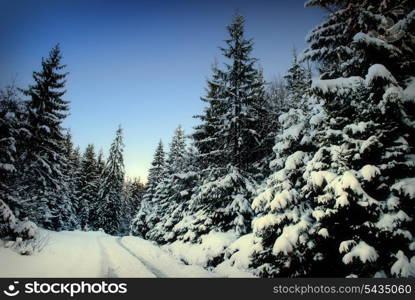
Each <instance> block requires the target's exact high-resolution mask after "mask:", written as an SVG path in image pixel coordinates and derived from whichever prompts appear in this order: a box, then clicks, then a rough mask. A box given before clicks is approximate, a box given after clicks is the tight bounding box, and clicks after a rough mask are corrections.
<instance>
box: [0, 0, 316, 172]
mask: <svg viewBox="0 0 415 300" xmlns="http://www.w3.org/2000/svg"><path fill="white" fill-rule="evenodd" d="M237 9H238V10H239V11H240V12H241V13H242V14H244V15H245V16H246V17H247V21H246V35H247V37H251V38H253V39H254V43H255V48H254V51H253V56H254V57H256V58H258V59H259V62H260V65H261V66H262V68H263V69H264V73H265V77H266V79H271V78H272V76H275V75H278V74H284V73H285V70H287V69H288V67H289V65H290V63H291V49H292V47H293V46H295V47H296V48H297V49H298V50H299V51H301V50H302V49H304V47H305V46H306V44H305V41H304V40H305V36H306V34H307V33H308V32H309V31H310V30H311V29H312V28H313V27H314V26H315V25H317V24H319V23H321V20H322V19H323V17H324V12H323V11H321V10H319V9H316V8H304V1H303V0H284V1H283V0H255V1H254V0H240V1H233V0H199V1H196V0H194V1H190V0H189V1H185V0H183V1H174V0H164V1H163V0H135V1H132V0H131V1H127V0H36V1H33V0H26V1H23V0H0V36H1V44H0V67H1V70H0V87H4V86H5V85H7V84H9V83H10V82H11V81H13V80H14V81H15V83H16V84H17V85H18V86H21V87H25V86H27V84H29V83H30V82H31V74H32V71H34V70H39V68H40V61H41V57H42V56H47V54H48V52H49V50H50V49H51V47H52V46H53V45H55V44H56V43H60V45H61V49H62V53H63V63H65V64H67V68H66V70H67V71H68V72H70V74H69V77H68V82H67V86H66V88H67V91H68V92H67V94H66V99H67V100H70V101H71V112H70V113H71V115H70V116H69V117H68V118H67V120H66V121H65V124H64V125H65V126H66V127H68V128H70V129H71V131H72V134H73V137H74V143H75V144H76V145H79V146H80V147H81V148H82V149H85V147H86V145H87V144H88V143H94V144H95V146H96V148H97V149H98V150H99V149H101V148H102V149H103V150H104V153H105V154H106V153H107V151H108V149H109V145H110V143H111V142H112V139H113V138H114V135H115V130H116V129H117V126H118V125H119V124H121V125H122V127H123V128H124V138H125V145H126V148H125V166H126V172H127V175H128V176H140V177H141V178H146V176H147V171H148V168H149V166H150V162H151V160H152V156H153V152H154V149H155V147H156V145H157V143H158V141H159V140H160V139H162V140H163V142H164V143H165V146H167V145H168V143H169V141H170V138H171V136H172V134H173V131H174V129H175V128H176V127H177V125H178V124H181V125H182V126H183V128H184V129H185V131H186V133H190V132H191V129H192V127H193V126H194V125H195V124H196V122H197V120H195V119H193V118H192V116H193V115H195V114H198V113H200V112H201V111H202V108H203V104H202V102H201V101H200V100H199V98H200V96H202V95H203V94H204V88H205V85H206V84H205V83H206V79H207V78H208V77H209V75H210V66H211V64H212V62H213V61H214V60H215V59H219V60H220V59H221V54H220V50H219V47H220V46H224V42H223V40H224V39H226V38H227V32H226V29H225V27H226V26H227V25H229V23H230V22H231V19H232V16H233V14H234V13H235V11H236V10H237Z"/></svg>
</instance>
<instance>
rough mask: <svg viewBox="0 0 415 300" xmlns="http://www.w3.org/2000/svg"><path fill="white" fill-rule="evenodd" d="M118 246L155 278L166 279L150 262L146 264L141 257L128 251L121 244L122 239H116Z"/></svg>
mask: <svg viewBox="0 0 415 300" xmlns="http://www.w3.org/2000/svg"><path fill="white" fill-rule="evenodd" d="M116 241H117V243H118V245H120V246H121V247H122V248H123V249H124V250H125V251H127V252H128V253H129V254H130V255H132V256H133V257H135V258H136V259H138V261H139V262H140V263H142V264H143V265H144V266H145V267H146V268H147V269H148V270H149V271H151V272H152V273H153V274H154V275H155V276H156V277H158V278H163V277H168V276H166V275H165V274H164V273H163V272H161V271H160V270H159V269H157V268H156V267H154V266H153V265H152V264H151V263H150V262H148V261H147V260H145V259H144V258H142V257H139V256H138V255H137V254H136V253H134V252H132V251H131V250H130V249H128V248H127V247H126V246H125V245H124V243H123V242H122V238H120V237H119V238H117V239H116Z"/></svg>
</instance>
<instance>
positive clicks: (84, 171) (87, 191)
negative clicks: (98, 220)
mask: <svg viewBox="0 0 415 300" xmlns="http://www.w3.org/2000/svg"><path fill="white" fill-rule="evenodd" d="M98 178H99V175H98V166H97V158H96V154H95V148H94V145H93V144H89V145H88V146H87V147H86V149H85V152H84V154H83V156H82V160H81V172H80V178H79V184H80V186H79V189H80V195H79V207H78V215H79V218H80V222H81V227H82V228H85V227H87V228H88V227H91V221H92V222H93V221H94V220H93V216H92V213H90V212H91V211H92V210H93V209H94V207H93V203H94V202H95V201H96V199H97V198H98V189H99V186H98Z"/></svg>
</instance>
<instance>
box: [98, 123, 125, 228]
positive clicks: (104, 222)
mask: <svg viewBox="0 0 415 300" xmlns="http://www.w3.org/2000/svg"><path fill="white" fill-rule="evenodd" d="M122 134H123V133H122V128H121V127H119V128H118V129H117V131H116V134H115V139H114V141H113V142H112V144H111V148H110V152H109V156H108V160H107V163H106V165H105V168H104V171H103V173H102V178H101V185H100V189H99V193H98V195H99V201H100V204H99V206H98V207H97V209H98V212H99V220H98V221H97V224H98V226H99V227H100V228H102V229H104V231H105V232H106V233H109V234H119V233H120V222H121V218H122V217H123V216H122V215H121V208H122V205H123V201H124V199H123V194H124V193H123V187H124V157H123V151H124V143H123V135H122Z"/></svg>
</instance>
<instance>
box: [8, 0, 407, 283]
mask: <svg viewBox="0 0 415 300" xmlns="http://www.w3.org/2000/svg"><path fill="white" fill-rule="evenodd" d="M306 6H318V7H321V8H322V9H325V10H326V11H327V14H328V15H327V18H326V19H325V20H324V22H323V23H322V24H320V25H318V26H317V27H316V28H314V29H313V30H312V31H311V32H310V34H309V35H308V36H307V42H308V47H307V49H306V50H305V51H304V52H303V53H302V54H301V55H299V56H297V54H296V53H295V51H293V60H292V65H291V67H290V68H289V70H287V73H286V75H285V76H284V78H283V79H282V80H276V81H274V82H272V83H268V82H266V81H265V80H264V78H263V73H262V70H261V69H260V68H259V67H258V60H257V59H256V58H254V57H252V50H253V47H254V43H253V41H252V40H251V39H249V38H247V37H245V34H244V26H245V18H244V17H243V16H241V15H235V16H234V18H233V20H232V23H231V24H230V25H229V26H228V27H227V32H228V38H227V39H226V40H225V45H224V46H223V48H221V53H222V55H223V57H224V63H223V64H222V65H219V64H214V65H213V66H212V70H211V75H210V78H209V80H208V81H207V87H206V93H205V95H204V96H203V97H202V98H201V100H202V101H203V102H204V103H205V109H204V110H203V111H202V112H201V113H200V115H197V116H195V118H197V119H198V121H199V122H198V125H197V126H196V127H195V128H194V130H193V131H192V132H191V133H189V134H188V135H187V134H185V133H184V131H183V129H182V128H181V127H180V126H179V127H178V128H177V129H176V131H175V133H174V135H173V138H172V140H171V142H170V143H169V149H168V150H167V151H166V150H165V149H164V145H163V143H162V142H160V143H159V145H158V147H157V148H156V151H155V154H154V159H153V162H152V165H151V168H150V170H149V175H148V182H147V184H146V186H145V187H144V186H143V185H142V184H141V183H140V182H139V181H128V182H126V181H125V180H124V168H123V155H122V153H123V141H122V130H121V129H118V131H117V132H116V137H115V140H114V142H113V144H112V146H111V149H110V153H109V155H108V159H106V160H105V159H104V158H103V155H102V154H99V155H98V156H97V155H96V153H95V150H94V148H93V146H92V145H90V146H88V147H87V149H86V150H85V152H84V153H83V154H82V155H81V153H80V150H79V149H77V148H74V146H73V145H72V142H71V137H70V134H68V133H67V132H66V131H65V130H64V129H63V128H62V120H63V119H64V118H65V115H66V113H67V111H68V109H69V103H68V102H66V101H65V100H63V98H62V97H63V95H64V92H63V87H64V79H65V76H66V74H65V73H63V71H62V68H63V66H62V65H61V64H60V59H61V56H60V52H59V48H58V47H55V48H54V49H53V50H52V51H51V53H50V55H49V57H48V58H47V59H44V60H43V61H42V70H41V71H40V72H35V73H34V74H33V79H34V84H33V85H32V86H30V87H28V88H26V89H19V91H20V92H17V90H16V89H13V88H9V89H5V90H3V92H2V94H1V111H0V117H1V121H2V123H1V124H0V126H1V137H0V143H1V144H0V151H1V152H2V155H1V165H0V172H1V176H2V178H4V179H5V180H3V181H2V183H1V184H2V185H1V191H0V193H1V201H2V202H1V203H0V204H1V205H2V206H0V208H1V207H5V208H7V207H9V208H10V209H9V210H8V211H9V213H8V215H11V214H12V213H14V215H15V216H16V217H17V218H19V219H21V220H23V219H24V218H26V217H27V218H29V219H30V220H32V221H34V222H35V223H36V224H38V225H40V226H42V227H45V228H49V229H54V230H62V229H73V228H82V229H86V228H89V229H95V230H97V229H99V228H102V229H103V230H105V231H106V232H107V233H111V234H123V233H126V232H128V231H130V233H131V234H133V235H137V236H141V237H143V238H146V239H150V240H153V241H156V242H157V243H159V244H171V243H174V242H177V241H181V242H184V243H190V244H197V243H200V241H201V238H202V237H203V236H204V235H206V234H209V233H210V232H233V233H234V234H235V235H236V236H238V237H240V239H243V241H244V243H245V246H246V245H248V248H249V249H248V250H247V251H243V254H242V251H241V249H235V250H234V251H233V252H232V253H227V254H226V255H225V253H221V254H220V255H218V256H217V257H214V258H213V259H212V260H211V261H210V262H209V264H210V265H211V266H212V265H213V266H214V265H217V264H219V263H220V262H222V261H223V260H225V259H232V261H233V262H234V263H236V260H237V259H240V257H241V256H242V255H243V256H245V258H246V260H247V261H248V263H245V266H246V267H247V268H249V269H250V270H251V271H252V272H253V273H255V274H256V275H258V276H262V277H275V276H283V277H311V276H319V277H346V276H350V277H356V276H358V277H372V276H375V277H409V276H415V237H414V234H415V205H414V201H415V149H414V145H415V34H414V32H415V3H414V2H413V1H409V0H403V1H396V0H383V1H370V0H367V1H355V0H310V1H308V2H307V3H306ZM311 64H314V65H315V66H316V68H317V70H316V72H317V73H318V74H314V75H317V76H314V78H313V74H312V70H311V67H310V65H311ZM19 95H23V97H26V98H27V99H26V100H20V96H19ZM6 210H7V209H4V211H6ZM5 215H7V214H5V213H3V216H5ZM3 219H7V218H6V217H3ZM3 227H4V226H3ZM6 227H7V226H6ZM6 227H5V228H6ZM9 231H13V230H10V226H9ZM3 232H4V230H3ZM245 250H246V249H245ZM238 251H239V252H241V253H239V258H238V255H237V254H238V253H237V252H238Z"/></svg>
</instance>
